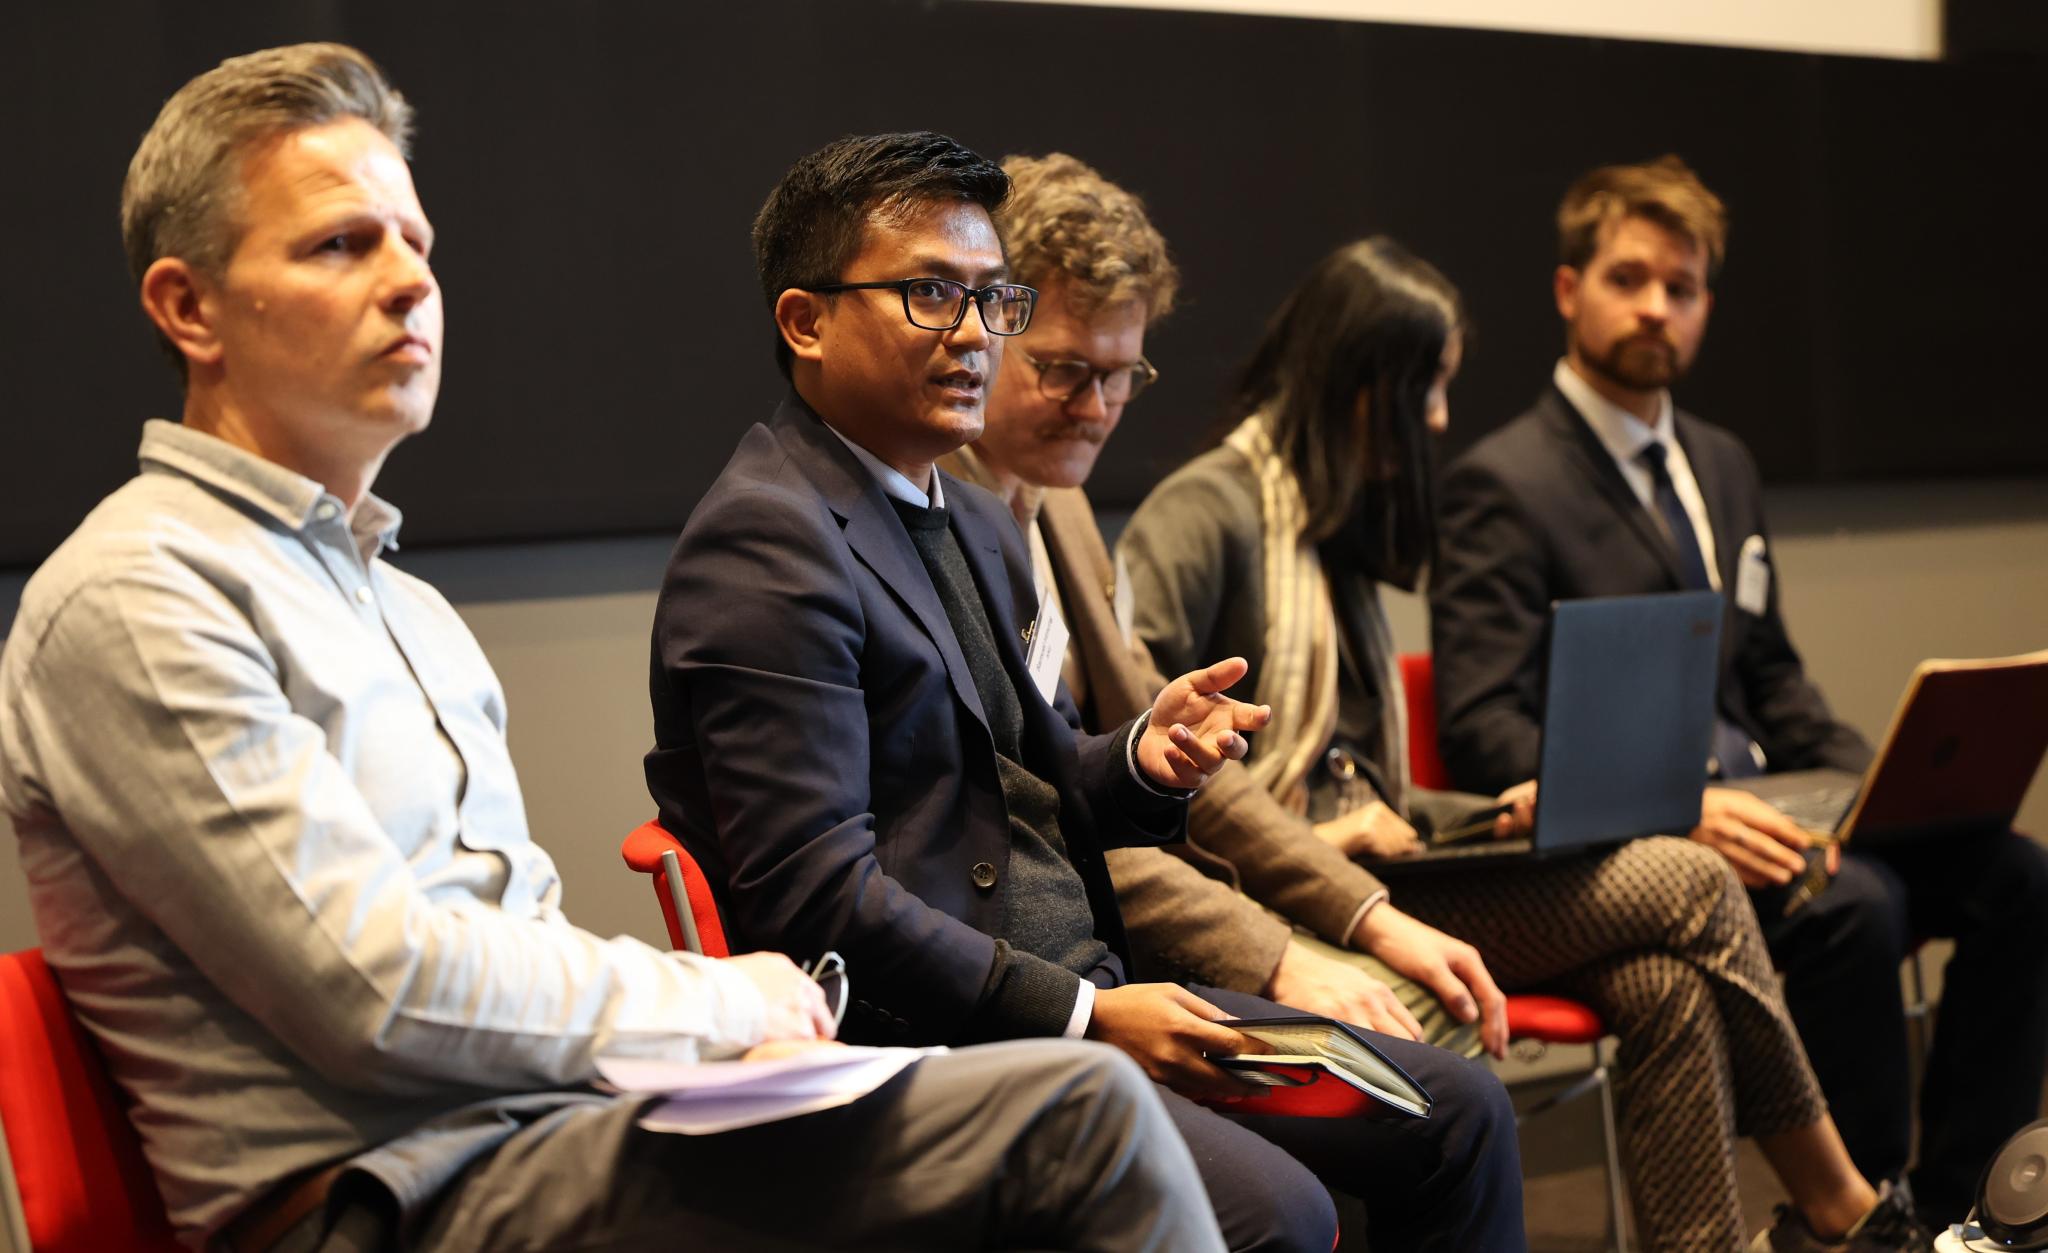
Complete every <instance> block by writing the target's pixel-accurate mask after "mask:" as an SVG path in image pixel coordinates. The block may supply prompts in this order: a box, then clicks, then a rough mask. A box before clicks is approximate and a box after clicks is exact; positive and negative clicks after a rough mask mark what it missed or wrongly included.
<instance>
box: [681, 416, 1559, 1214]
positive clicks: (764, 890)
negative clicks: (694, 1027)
mask: <svg viewBox="0 0 2048 1253" xmlns="http://www.w3.org/2000/svg"><path fill="white" fill-rule="evenodd" d="M944 496H945V501H946V506H947V511H948V514H949V515H950V525H951V527H952V530H953V533H954V536H955V537H956V538H957V540H958V541H959V544H960V547H961V549H962V550H963V553H964V555H965V557H966V559H967V562H968V564H969V566H970V567H971V569H972V572H973V576H974V581H975V583H976V585H977V587H978V588H979V589H980V593H981V596H982V600H983V607H984V608H985V609H986V611H987V615H988V619H989V625H990V627H991V628H992V629H993V632H994V635H995V636H996V637H997V639H998V640H999V641H1000V645H999V648H1000V652H1001V654H1002V663H1003V668H1004V669H1005V670H1006V671H1007V672H1008V674H1009V676H1010V679H1011V681H1012V683H1013V685H1014V686H1015V688H1016V691H1017V695H1018V697H1019V699H1020V700H1021V701H1022V703H1023V704H1024V706H1025V717H1026V728H1025V735H1024V741H1023V753H1022V756H1023V759H1024V760H1023V761H1022V762H1021V763H1020V764H1021V765H1023V766H1024V767H1026V768H1027V769H1029V770H1030V771H1031V772H1033V773H1034V774H1036V775H1038V776H1039V777H1040V778H1043V779H1045V780H1046V781H1047V782H1049V783H1052V784H1053V785H1054V786H1055V787H1056V788H1057V790H1058V793H1059V798H1060V813H1059V827H1060V830H1061V832H1062V834H1063V835H1064V837H1065V841H1066V845H1067V850H1068V853H1069V855H1070V858H1071V860H1072V862H1073V864H1074V866H1075V868H1076V869H1077V870H1078V871H1079V873H1080V875H1081V877H1082V879H1083V881H1084V883H1085V884H1086V888H1087V893H1088V896H1089V904H1090V906H1091V909H1092V912H1093V916H1094V920H1095V924H1096V935H1097V936H1098V937H1099V938H1101V939H1102V940H1103V941H1104V942H1105V943H1106V944H1108V945H1109V947H1110V948H1111V950H1112V956H1111V957H1109V958H1107V959H1105V960H1104V961H1103V962H1102V963H1101V964H1100V965H1099V966H1098V967H1097V968H1096V969H1094V970H1092V971H1088V972H1085V973H1086V977H1087V978H1089V979H1090V980H1091V981H1093V982H1094V983H1096V984H1097V985H1098V986H1100V987H1105V988H1107V987H1114V986H1116V985H1118V984H1120V983H1122V982H1123V971H1122V963H1121V960H1120V959H1119V958H1118V957H1117V956H1115V951H1116V950H1118V949H1120V948H1121V946H1122V938H1123V932H1122V924H1121V922H1120V921H1119V915H1118V914H1117V909H1116V903H1115V897H1114V894H1113V891H1112V890H1111V887H1110V883H1109V880H1108V876H1107V874H1106V873H1105V871H1104V869H1103V864H1102V849H1103V848H1104V847H1105V846H1107V845H1111V844H1119V843H1133V842H1139V841H1152V842H1157V841H1160V840H1164V839H1167V838H1171V837H1175V836H1178V835H1179V834H1181V831H1182V828H1183V824H1184V821H1185V812H1186V807H1185V805H1183V804H1180V803H1178V802H1169V803H1166V804H1163V805H1162V803H1161V802H1160V800H1159V799H1158V798H1157V797H1154V796H1152V795H1151V794H1150V793H1148V792H1146V791H1145V790H1144V789H1143V788H1140V787H1139V786H1138V784H1137V783H1136V782H1135V781H1134V780H1133V779H1132V778H1131V777H1130V774H1129V771H1128V768H1127V766H1126V763H1125V756H1124V753H1125V736H1126V730H1127V728H1128V724H1127V725H1126V728H1123V729H1119V730H1118V731H1115V732H1112V733H1111V734H1110V735H1107V736H1099V737H1091V736H1086V735H1081V734H1079V733H1077V732H1076V731H1075V730H1074V727H1073V723H1074V722H1075V721H1076V715H1075V713H1074V709H1073V704H1072V701H1071V700H1069V699H1068V697H1067V696H1066V693H1065V689H1064V687H1062V688H1061V689H1060V690H1059V692H1058V695H1057V701H1056V705H1057V711H1056V709H1055V705H1053V704H1048V703H1047V702H1045V701H1044V700H1042V699H1040V697H1039V696H1038V693H1037V688H1036V687H1035V685H1034V684H1033V683H1032V681H1031V679H1030V677H1029V675H1028V673H1027V672H1026V670H1025V666H1024V657H1023V652H1022V649H1021V648H1020V647H1019V638H1020V630H1019V625H1018V624H1019V622H1020V620H1021V618H1022V616H1023V615H1021V614H1020V613H1019V609H1020V607H1030V606H1033V605H1035V603H1036V602H1035V598H1034V597H1033V595H1032V591H1031V586H1032V585H1031V574H1030V563H1029V560H1028V558H1027V557H1026V554H1025V551H1024V545H1023V541H1022V537H1021V536H1020V535H1019V534H1018V532H1017V530H1016V525H1015V523H1014V521H1013V520H1012V519H1011V518H1010V516H1009V514H1008V512H1007V510H1005V509H1004V508H1003V507H1002V505H1001V504H1000V503H998V502H997V501H996V500H995V498H994V497H992V496H990V495H988V494H987V493H986V492H983V491H982V490H980V489H979V488H975V487H972V486H970V485H968V484H965V483H962V482H959V481H958V480H955V479H951V478H947V479H946V480H945V481H944ZM653 699H654V713H655V734H656V747H655V749H654V751H653V752H651V753H650V754H649V755H648V759H647V777H648V783H649V787H650V788H651V790H652V791H653V793H654V796H655V799H656V801H657V802H658V803H659V805H660V808H661V814H662V819H663V822H664V824H665V825H667V826H668V827H669V829H670V830H671V831H673V832H675V833H676V835H677V836H678V837H679V838H681V839H683V840H685V841H686V842H687V843H688V844H689V845H690V847H691V849H692V851H693V852H694V853H695V854H696V855H697V857H698V858H699V859H700V861H702V863H703V864H704V866H705V868H706V871H707V873H708V874H709V875H710V876H711V878H712V879H713V881H714V882H715V883H717V884H718V886H719V888H720V891H721V904H722V905H723V907H724V909H725V910H726V916H727V917H728V918H729V919H730V927H731V930H732V932H733V934H734V936H735V940H736V947H738V948H748V947H774V948H778V949H781V950H784V951H787V952H791V953H794V954H799V955H807V954H811V953H816V952H820V951H823V950H825V949H828V948H831V949H836V950H838V951H839V952H840V953H841V954H842V955H843V956H844V957H845V958H846V962H847V970H848V974H849V976H850V977H851V980H852V985H853V989H854V993H855V995H856V997H858V998H859V1004H857V1005H856V1010H857V1011H858V1013H859V1015H860V1017H859V1018H858V1019H856V1018H855V1017H854V1015H853V1014H849V1017H848V1022H847V1026H848V1035H849V1036H851V1037H854V1038H857V1039H869V1040H875V1039H881V1040H887V1041H890V1042H902V1043H917V1044H923V1043H958V1042H961V1041H963V1040H967V1039H980V1038H987V1037H990V1036H1001V1035H1011V1036H1014V1035H1057V1034H1059V1033H1060V1031H1061V1029H1062V1028H1063V1027H1064V1026H1065V1024H1066V1019H1067V1014H1068V1011H1069V1010H1070V1009H1071V1007H1072V1005H1073V1003H1074V997H1073V994H1072V992H1073V988H1074V975H1073V974H1070V973H1066V972H1064V971H1062V970H1061V969H1060V968H1059V967H1057V966H1054V965H1053V964H1052V963H1050V962H1046V961H1043V960H1041V959H1039V958H1036V957H1032V956H1031V955H1029V954H1027V953H1023V952H1021V951H1018V950H1014V949H1011V948H1009V946H1008V945H1006V944H1002V943H1000V942H998V941H997V940H995V939H994V938H992V937H993V936H994V935H997V934H1000V933H1001V932H1002V929H1003V926H1002V924H1003V917H1004V915H1003V909H1004V906H1005V896H1004V887H1005V882H1006V874H1005V871H1006V868H1007V861H1008V856H1007V855H1008V852H1009V849H1010V845H1011V835H1010V827H1009V820H1008V816H1007V813H1006V806H1005V801H1004V795H1003V791H1002V786H1001V782H1000V778H999V767H998V763H997V758H996V748H995V741H994V740H993V738H992V736H991V734H990V731H989V728H988V725H987V721H986V718H985V717H984V715H983V712H982V703H981V701H980V699H979V698H978V697H977V695H976V689H975V684H974V681H973V678H972V676H971V673H970V671H969V667H968V662H967V660H966V658H964V657H963V656H962V655H961V649H960V645H959V643H958V641H957V640H956V638H955V634H954V632H953V630H952V628H951V626H950V623H949V619H948V617H947V615H946V610H945V606H944V605H942V603H941V602H940V600H939V598H938V594H937V592H936V591H935V590H934V585H933V582H932V580H931V578H930V576H928V575H927V573H926V570H925V567H924V566H923V565H922V564H921V563H920V558H919V555H918V551H917V549H916V548H915V547H914V546H913V544H912V542H911V540H910V537H909V535H908V533H907V532H906V530H905V529H904V526H903V524H902V522H901V521H900V520H899V518H898V517H897V515H896V513H895V511H894V509H893V507H892V506H891V505H890V503H889V502H888V500H887V498H886V497H885V495H884V494H883V492H882V490H881V488H880V487H879V485H878V484H877V483H876V482H875V481H874V479H873V477H872V476H871V475H870V474H869V472H868V471H867V469H866V467H864V466H863V465H861V463H860V462H859V461H858V460H857V459H856V458H855V457H854V456H853V454H852V453H851V452H850V451H849V450H848V449H847V448H846V447H845V446H844V445H842V444H841V443H840V442H839V440H838V438H837V437H836V436H834V435H833V434H832V432H831V431H830V430H829V429H827V428H826V427H825V426H824V425H823V423H821V422H820V421H819V420H818V418H817V417H816V416H815V415H814V414H812V413H811V412H810V410H809V409H808V408H807V407H805V406H804V405H803V404H802V403H801V402H800V401H798V400H797V399H796V398H794V397H791V398H790V399H789V400H787V401H785V402H784V404H783V405H782V406H781V407H780V408H779V409H778V410H777V412H776V414H775V416H774V418H773V420H772V421H771V422H770V423H769V424H768V425H767V426H765V427H755V428H754V429H753V430H752V431H750V432H748V434H747V436H746V437H745V438H744V439H743V440H742V441H741V443H740V446H739V449H738V450H737V451H736V452H735V453H734V455H733V458H732V461H731V462H730V463H729V464H728V465H727V467H726V469H725V471H724V473H723V474H722V475H721V476H720V477H719V480H718V482H717V483H716V484H714V485H713V487H712V489H711V491H710V492H709V493H708V494H707V495H706V496H705V498H704V499H703V501H702V502H700V503H699V505H698V506H697V509H696V510H695V512H694V513H693V514H692V515H691V518H690V521H689V523H688V525H687V526H686V527H685V528H684V530H683V535H682V538H681V540H680V541H678V543H677V545H676V550H675V555H674V557H673V559H672V560H671V562H670V564H669V570H668V576H667V578H666V580H665V582H664V584H663V588H662V594H661V600H660V604H659V607H658V609H657V612H656V618H655V629H654V673H653ZM1055 981H1057V982H1055ZM1053 989H1057V990H1058V991H1059V992H1060V996H1059V997H1058V998H1056V1000H1049V999H1048V996H1049V993H1050V991H1051V990H1053ZM1203 995H1207V996H1210V997H1211V998H1212V999H1214V1000H1217V1001H1219V1002H1221V1003H1225V1004H1227V1005H1228V1007H1229V1008H1230V1009H1231V1010H1233V1011H1234V1012H1240V1013H1257V1012H1261V1011H1262V1010H1269V1009H1270V1007H1269V1006H1268V1005H1267V1003H1266V1002H1262V1001H1259V1000H1257V999H1256V998H1252V997H1244V996H1233V995H1231V994H1227V993H1222V992H1213V993H1212V992H1210V991H1208V990H1203ZM1384 1043H1385V1046H1386V1048H1387V1051H1388V1053H1389V1054H1390V1055H1391V1056H1393V1057H1395V1059H1396V1060H1397V1061H1398V1062H1399V1063H1400V1064H1401V1065H1403V1066H1404V1067H1407V1068H1409V1069H1410V1073H1411V1074H1414V1075H1415V1076H1416V1077H1417V1079H1418V1080H1420V1081H1421V1082H1422V1083H1423V1085H1424V1086H1425V1087H1427V1088H1429V1089H1430V1090H1431V1092H1432V1094H1433V1095H1434V1096H1435V1097H1436V1098H1437V1101H1438V1106H1437V1108H1438V1113H1437V1115H1436V1117H1434V1118H1432V1119H1430V1120H1429V1121H1428V1122H1425V1123H1419V1124H1416V1123H1400V1124H1396V1123H1392V1122H1381V1121H1377V1120H1365V1121H1340V1122H1328V1121H1324V1120H1280V1119H1271V1118H1267V1119H1245V1120H1242V1123H1232V1122H1229V1121H1227V1120H1225V1119H1223V1118H1221V1117H1220V1116H1218V1115H1216V1114H1214V1113H1212V1112H1210V1111H1208V1110H1206V1109H1203V1108H1201V1107H1198V1106H1195V1105H1193V1104H1192V1103H1190V1102H1188V1101H1185V1100H1184V1099H1181V1098H1179V1097H1176V1096H1173V1095H1172V1094H1170V1093H1164V1092H1162V1095H1163V1096H1164V1097H1165V1098H1166V1100H1167V1105H1168V1109H1169V1111H1170V1112H1171V1113H1172V1114H1173V1115H1174V1118H1175V1121H1176V1124H1177V1125H1178V1126H1179V1127H1180V1129H1181V1131H1182V1134H1183V1135H1184V1136H1186V1137H1187V1138H1188V1140H1189V1142H1190V1145H1191V1147H1192V1148H1193V1149H1194V1152H1195V1157H1196V1160H1197V1162H1198V1163H1199V1164H1200V1165H1201V1166H1202V1173H1203V1179H1204V1182H1205V1184H1207V1186H1208V1188H1209V1191H1210V1197H1211V1199H1212V1201H1213V1202H1215V1204H1216V1206H1217V1210H1218V1216H1219V1218H1220V1219H1221V1221H1222V1223H1223V1227H1224V1232H1225V1235H1226V1236H1228V1237H1230V1238H1231V1239H1232V1241H1233V1243H1234V1244H1237V1245H1241V1246H1259V1245H1262V1244H1268V1243H1270V1244H1272V1245H1274V1246H1277V1247H1288V1248H1295V1247H1299V1248H1309V1247H1316V1246H1318V1245H1319V1246H1320V1247H1318V1248H1317V1253H1322V1250H1325V1249H1327V1248H1328V1247H1329V1241H1330V1238H1331V1234H1332V1229H1333V1226H1334V1217H1333V1216H1332V1214H1331V1211H1330V1203H1329V1198H1328V1196H1327V1195H1326V1194H1325V1193H1323V1191H1322V1189H1321V1187H1320V1186H1319V1185H1317V1184H1316V1182H1315V1180H1314V1178H1313V1177H1311V1176H1310V1175H1309V1174H1308V1173H1307V1171H1306V1170H1304V1168H1303V1163H1306V1164H1307V1165H1308V1166H1309V1167H1310V1168H1313V1169H1314V1170H1315V1171H1316V1173H1317V1174H1319V1175H1322V1176H1323V1177H1324V1178H1326V1179H1328V1180H1330V1182H1332V1183H1333V1184H1334V1185H1336V1186H1339V1187H1342V1188H1344V1189H1345V1190H1347V1191H1353V1192H1355V1193H1357V1194H1358V1195H1360V1196H1362V1197H1364V1198H1365V1199H1366V1200H1367V1201H1368V1204H1370V1205H1372V1206H1373V1207H1374V1208H1373V1211H1372V1213H1373V1225H1374V1230H1375V1234H1376V1235H1379V1234H1383V1233H1384V1234H1386V1235H1387V1236H1388V1238H1390V1239H1394V1240H1396V1242H1397V1243H1398V1244H1399V1245H1400V1247H1407V1248H1445V1249H1450V1248H1467V1247H1471V1248H1478V1247H1485V1248H1515V1247H1519V1246H1520V1243H1521V1235H1520V1230H1521V1212H1520V1182H1519V1178H1518V1173H1519V1172H1518V1162H1517V1159H1516V1154H1515V1151H1514V1146H1513V1131H1512V1113H1511V1111H1509V1110H1508V1108H1507V1107H1506V1104H1505V1101H1504V1098H1503V1096H1502V1094H1501V1090H1500V1088H1499V1085H1498V1083H1497V1082H1495V1081H1493V1080H1492V1079H1491V1077H1490V1076H1487V1075H1485V1074H1484V1072H1482V1071H1478V1070H1476V1069H1474V1068H1471V1067H1470V1066H1469V1065H1468V1064H1467V1063H1464V1062H1462V1061H1459V1060H1457V1059H1455V1058H1452V1057H1451V1056H1450V1055H1448V1054H1445V1053H1442V1052H1441V1051H1440V1050H1434V1049H1429V1048H1426V1047H1424V1046H1421V1045H1414V1044H1404V1043H1403V1042H1399V1041H1393V1040H1386V1041H1384ZM1247 1127H1253V1128H1255V1129H1256V1131H1257V1132H1258V1134H1256V1135H1255V1134H1251V1133H1250V1132H1249V1131H1248V1130H1247ZM1262 1137H1263V1138H1262ZM1274 1142H1278V1144H1280V1145H1283V1146H1284V1147H1285V1149H1286V1152H1282V1151H1281V1148H1279V1147H1276V1145H1275V1143H1274ZM1290 1155H1291V1156H1290ZM1382 1224H1384V1226H1383V1225H1382Z"/></svg>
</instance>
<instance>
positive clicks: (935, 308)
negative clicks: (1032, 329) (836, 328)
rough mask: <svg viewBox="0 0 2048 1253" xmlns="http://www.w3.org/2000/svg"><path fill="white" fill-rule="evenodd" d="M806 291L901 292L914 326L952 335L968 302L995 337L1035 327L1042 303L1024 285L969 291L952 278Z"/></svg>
mask: <svg viewBox="0 0 2048 1253" xmlns="http://www.w3.org/2000/svg"><path fill="white" fill-rule="evenodd" d="M804 290H805V291H811V292H816V293H818V294H819V295H821V296H830V295H834V294H836V293H838V292H843V291H897V292H901V293H902V294H903V316H904V317H906V318H909V319H910V324H911V325H912V326H915V327H918V328H920V329H923V330H927V331H950V330H952V329H953V328H954V327H956V326H958V325H960V319H962V318H964V317H966V316H967V302H968V301H970V300H972V301H973V302H974V307H975V308H976V309H978V310H980V312H981V324H982V325H983V326H985V327H987V328H988V333H989V334H991V335H1017V334H1020V333H1022V332H1023V330H1024V328H1025V327H1027V326H1029V325H1031V308H1032V306H1033V305H1035V304H1036V303H1038V289H1037V288H1034V287H1026V286H1024V285H1023V284H1022V283H992V284H990V285H989V286H987V287H969V286H968V285H967V284H965V283H956V282H954V281H953V280H952V279H949V278H899V279H896V280H894V281H893V282H888V283H831V284H828V285H826V286H824V287H806V288H804Z"/></svg>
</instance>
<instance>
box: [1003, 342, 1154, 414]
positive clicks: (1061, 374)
mask: <svg viewBox="0 0 2048 1253" xmlns="http://www.w3.org/2000/svg"><path fill="white" fill-rule="evenodd" d="M1012 351H1014V352H1017V355H1019V356H1021V357H1023V358H1024V360H1025V362H1026V363H1028V364H1029V365H1030V366H1031V368H1032V369H1034V370H1036V371H1038V393H1039V395H1041V396H1044V397H1045V398H1046V399H1047V400H1057V401H1059V402H1060V403H1061V404H1070V403H1072V401H1073V399H1074V397H1076V396H1079V395H1080V394H1081V393H1082V391H1083V390H1085V389H1086V388H1087V387H1088V385H1089V384H1091V383H1094V382H1096V381H1098V380H1100V382H1101V383H1102V403H1103V404H1106V405H1124V404H1129V403H1130V402H1131V400H1132V399H1133V398H1135V397H1136V396H1137V394H1138V393H1139V392H1142V391H1144V390H1145V389H1146V388H1148V387H1150V386H1151V385H1152V384H1153V383H1155V382H1157V381H1158V379H1159V371H1157V370H1155V369H1153V368H1152V363H1151V362H1150V361H1147V360H1145V359H1144V358H1143V357H1140V358H1138V359H1137V360H1136V361H1134V362H1132V363H1131V364H1130V365H1120V366H1115V367H1113V368H1111V369H1107V370H1104V369H1099V368H1097V367H1096V366H1094V365H1091V364H1090V363H1088V362H1086V361H1040V360H1039V359H1038V358H1036V357H1034V356H1032V355H1031V354H1030V353H1028V352H1023V351H1021V350H1017V349H1012Z"/></svg>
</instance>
